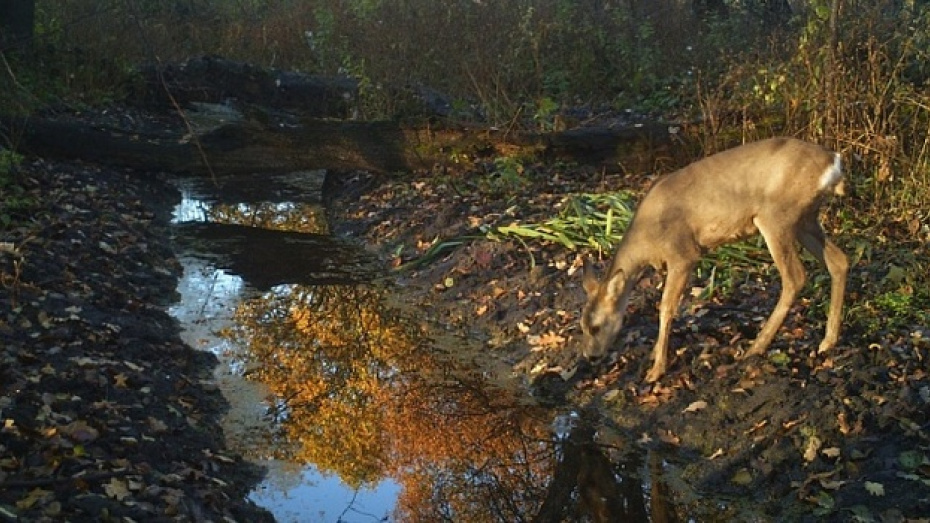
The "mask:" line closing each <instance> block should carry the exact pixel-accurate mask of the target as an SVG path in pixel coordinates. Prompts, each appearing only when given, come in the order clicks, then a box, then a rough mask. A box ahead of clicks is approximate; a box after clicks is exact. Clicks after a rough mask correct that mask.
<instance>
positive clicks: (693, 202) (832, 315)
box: [581, 138, 848, 382]
mask: <svg viewBox="0 0 930 523" xmlns="http://www.w3.org/2000/svg"><path fill="white" fill-rule="evenodd" d="M842 182H843V174H842V169H841V163H840V157H839V155H838V154H836V153H833V152H831V151H828V150H826V149H824V148H822V147H820V146H817V145H814V144H810V143H807V142H803V141H800V140H796V139H791V138H772V139H768V140H762V141H759V142H754V143H750V144H747V145H743V146H740V147H736V148H733V149H730V150H727V151H724V152H721V153H718V154H715V155H713V156H709V157H707V158H705V159H703V160H700V161H698V162H695V163H693V164H691V165H689V166H687V167H685V168H683V169H681V170H679V171H676V172H674V173H672V174H670V175H668V176H666V177H665V178H662V179H660V180H659V181H658V182H656V184H655V185H654V186H653V187H652V189H651V190H649V192H647V193H646V196H645V197H644V198H643V200H642V202H641V203H640V205H639V208H638V209H637V211H636V214H635V215H634V216H633V220H632V221H631V223H630V226H629V228H628V230H627V232H626V234H624V236H623V239H622V240H621V242H620V245H619V246H618V247H617V252H616V255H615V256H614V259H613V262H612V263H611V267H610V270H609V271H608V273H607V274H606V275H605V277H604V279H603V280H602V281H600V282H598V281H597V279H596V278H595V277H594V276H593V274H591V271H590V269H589V268H588V267H585V271H584V272H585V274H584V288H585V290H586V292H587V294H588V301H587V304H586V305H585V307H584V310H583V311H582V317H581V325H582V330H583V331H584V338H585V339H584V345H583V348H582V352H583V354H584V355H585V356H586V357H588V358H596V357H600V356H602V355H603V354H604V353H605V352H606V351H607V349H608V348H609V347H610V346H611V345H612V344H613V342H614V341H615V340H616V338H617V335H618V334H619V332H620V328H621V326H622V324H623V316H624V313H625V311H626V306H627V302H628V300H629V296H630V292H631V290H632V289H633V287H634V286H635V285H636V283H637V281H638V280H639V278H640V276H641V274H642V272H643V270H644V269H645V268H647V267H649V266H652V267H654V268H656V269H661V268H663V267H664V268H665V269H666V270H667V271H668V274H667V276H666V280H665V288H664V290H663V294H662V300H661V303H660V305H659V333H658V337H657V339H656V343H655V347H654V348H653V352H652V358H653V365H652V368H651V369H650V370H649V373H648V374H647V375H646V381H648V382H653V381H656V380H658V379H659V378H660V377H661V376H662V374H664V373H665V367H666V364H667V359H666V358H667V356H666V353H667V351H668V338H669V332H670V327H671V323H672V320H673V319H674V317H675V314H676V311H677V309H678V306H679V303H680V301H681V296H682V294H683V293H684V290H685V287H686V286H687V284H688V280H689V279H690V276H691V274H692V272H693V271H694V268H695V266H696V265H697V263H698V261H699V260H700V258H701V256H702V255H703V253H704V252H705V251H707V250H708V249H713V248H714V247H717V246H720V245H723V244H727V243H733V242H736V241H739V240H743V239H745V238H747V237H750V236H753V235H755V234H761V235H762V236H763V238H764V239H765V243H766V245H767V246H768V249H769V251H770V252H771V254H772V258H773V260H774V261H775V266H776V267H777V269H778V272H779V274H780V275H781V280H782V289H781V295H780V296H779V299H778V302H777V303H776V305H775V309H774V310H773V311H772V314H771V315H770V316H769V318H768V320H767V321H766V322H765V324H764V325H763V326H762V329H761V330H760V331H759V334H758V336H757V337H756V339H755V341H754V342H753V344H752V347H751V348H750V349H749V351H748V352H747V353H746V355H747V356H749V355H754V354H762V353H763V352H765V350H766V349H767V348H768V346H769V344H770V343H771V342H772V339H773V338H774V337H775V334H776V332H777V331H778V329H779V327H781V325H782V323H783V322H784V320H785V316H786V315H787V314H788V310H789V308H790V307H791V304H792V303H793V302H794V300H795V299H796V298H797V296H798V293H799V292H800V291H801V288H802V287H803V285H804V279H805V275H804V267H803V265H802V264H801V259H800V258H799V256H798V252H797V247H796V242H799V243H800V244H801V245H802V246H803V247H804V248H805V249H807V250H808V251H809V252H810V253H811V254H812V255H813V256H814V257H815V258H816V259H817V260H819V261H820V262H821V263H822V264H823V265H825V266H826V268H827V271H828V272H829V273H830V278H831V292H830V312H829V315H828V317H827V327H826V334H825V336H824V339H823V341H822V343H821V344H820V347H819V350H820V351H821V352H822V351H825V350H828V349H830V348H832V347H833V346H834V345H836V343H837V341H838V339H839V333H840V321H841V313H842V306H843V295H844V291H845V288H846V273H847V271H848V261H847V259H846V256H845V255H844V254H843V252H842V251H841V250H840V249H839V247H837V246H836V245H835V244H833V242H831V241H830V240H829V239H827V237H826V235H825V233H824V231H823V228H822V227H821V225H820V221H819V217H818V214H819V211H820V207H821V205H822V204H823V202H824V200H825V199H826V198H827V197H828V196H829V195H831V194H843V183H842Z"/></svg>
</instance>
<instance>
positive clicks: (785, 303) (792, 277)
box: [746, 219, 804, 356]
mask: <svg viewBox="0 0 930 523" xmlns="http://www.w3.org/2000/svg"><path fill="white" fill-rule="evenodd" d="M775 223H776V225H774V226H770V225H768V223H767V222H762V221H760V220H759V219H756V220H755V224H756V227H758V228H759V232H761V233H762V237H763V238H765V243H766V245H768V248H769V252H770V253H771V254H772V259H773V260H774V261H775V267H776V268H777V269H778V273H779V274H780V275H781V295H780V296H779V297H778V303H776V304H775V309H774V310H773V311H772V314H771V315H770V316H769V319H768V320H766V322H765V324H764V325H763V326H762V330H760V331H759V335H758V336H757V337H756V340H755V341H754V342H753V343H752V347H750V349H749V351H747V352H746V356H753V355H758V354H762V353H764V352H765V349H767V348H768V346H769V344H770V343H772V339H774V338H775V334H776V333H777V332H778V329H779V328H780V327H781V325H782V323H784V321H785V316H787V315H788V310H789V309H790V308H791V304H792V303H794V300H795V299H796V298H797V297H798V294H799V293H800V292H801V288H802V287H803V286H804V265H803V264H802V263H801V258H799V257H798V252H797V247H796V245H795V237H796V236H795V231H794V230H792V229H786V228H784V227H778V226H777V221H775Z"/></svg>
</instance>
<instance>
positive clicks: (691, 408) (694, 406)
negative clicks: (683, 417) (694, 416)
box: [681, 400, 707, 413]
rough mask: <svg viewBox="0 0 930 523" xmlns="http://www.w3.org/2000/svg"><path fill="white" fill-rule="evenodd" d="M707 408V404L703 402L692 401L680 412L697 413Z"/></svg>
mask: <svg viewBox="0 0 930 523" xmlns="http://www.w3.org/2000/svg"><path fill="white" fill-rule="evenodd" d="M706 408H707V402H706V401H703V400H698V401H693V402H691V404H690V405H688V406H687V407H685V410H683V411H681V412H683V413H684V412H697V411H699V410H703V409H706Z"/></svg>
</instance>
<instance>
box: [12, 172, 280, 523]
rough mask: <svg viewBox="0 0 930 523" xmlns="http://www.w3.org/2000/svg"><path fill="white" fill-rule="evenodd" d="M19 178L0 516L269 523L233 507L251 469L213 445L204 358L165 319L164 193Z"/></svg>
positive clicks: (170, 262) (171, 265) (171, 280)
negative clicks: (226, 520)
mask: <svg viewBox="0 0 930 523" xmlns="http://www.w3.org/2000/svg"><path fill="white" fill-rule="evenodd" d="M20 169H21V171H22V172H21V174H20V175H19V179H21V180H24V183H23V185H24V188H25V191H23V192H21V193H18V194H17V195H16V196H15V197H13V196H11V195H4V197H3V198H0V205H3V206H4V207H3V208H2V209H0V211H2V212H0V215H3V216H6V217H9V218H10V219H11V220H12V223H13V224H14V225H11V226H5V228H4V229H2V231H3V236H2V238H0V241H2V242H3V249H2V251H3V252H0V418H2V424H0V520H3V521H7V520H11V521H13V520H26V521H62V520H69V521H101V520H106V519H113V518H117V519H122V518H125V519H126V520H135V521H192V520H197V521H203V520H213V521H218V520H222V519H224V518H228V519H231V520H237V521H269V520H270V519H271V518H270V516H269V515H268V514H267V513H266V512H265V511H263V510H261V509H259V508H257V507H255V506H254V505H252V504H251V503H248V502H244V501H243V499H244V497H245V494H246V492H247V491H248V490H249V488H250V487H251V486H252V485H253V484H254V482H255V481H257V479H258V478H259V477H260V474H261V471H259V470H256V469H255V468H254V467H253V466H251V465H249V464H247V463H245V462H243V461H242V459H241V458H240V457H238V456H235V455H232V454H231V453H229V452H227V451H226V450H225V443H224V442H223V436H222V431H221V430H220V428H219V424H218V419H219V416H220V414H221V413H222V412H223V410H224V409H225V408H226V403H225V400H224V399H223V398H222V396H221V394H220V393H219V391H218V389H217V388H216V387H215V386H214V385H213V384H212V383H211V380H212V374H211V373H212V369H213V366H214V365H215V363H216V360H215V358H214V357H213V356H212V355H210V354H207V353H204V352H199V351H195V350H193V349H191V348H190V347H188V346H187V345H185V344H184V343H182V341H181V339H180V338H179V334H178V327H177V324H176V323H175V321H174V320H173V319H172V318H170V317H169V316H168V315H167V314H166V312H165V309H166V307H167V306H168V305H169V304H170V303H172V302H173V300H174V299H175V286H176V284H177V278H178V275H179V270H180V267H179V265H178V263H177V261H176V260H175V258H174V254H173V252H172V250H171V246H170V245H169V239H168V233H167V224H168V219H169V217H170V216H169V215H170V210H171V207H172V206H173V205H174V203H175V200H176V194H175V193H174V191H173V190H172V189H170V188H168V187H167V186H165V185H162V184H160V183H158V182H154V181H147V182H143V181H140V179H139V177H138V176H137V175H135V174H132V173H126V172H120V171H115V170H112V169H100V168H95V167H90V166H86V165H80V164H60V163H54V162H47V161H41V160H39V161H33V162H30V163H27V164H24V165H22V166H21V167H20ZM17 518H18V519H17Z"/></svg>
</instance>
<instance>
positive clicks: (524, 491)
mask: <svg viewBox="0 0 930 523" xmlns="http://www.w3.org/2000/svg"><path fill="white" fill-rule="evenodd" d="M385 292H386V291H385V290H384V289H383V288H378V287H373V286H364V285H340V286H316V287H301V286H287V287H282V288H278V289H276V290H275V291H274V292H269V293H265V294H264V295H263V296H261V297H258V298H254V299H250V300H248V301H246V302H244V303H243V304H242V305H241V306H240V308H239V310H238V311H237V314H236V321H235V325H236V326H235V327H234V328H232V329H230V330H229V331H227V334H228V335H229V336H230V337H231V338H232V339H234V340H235V342H236V343H237V344H239V345H241V346H243V347H246V348H247V351H246V354H247V356H246V357H247V358H248V359H249V365H248V366H249V367H250V369H251V370H250V371H249V375H250V376H251V377H254V378H257V379H259V380H261V381H262V382H264V383H265V384H267V385H268V386H269V388H270V389H271V391H272V392H273V393H274V394H275V396H276V397H278V398H281V399H282V401H283V404H284V409H285V414H284V415H283V416H281V417H280V418H279V427H278V428H279V431H280V432H279V435H280V437H281V438H282V439H283V440H286V441H290V442H292V443H293V445H292V446H282V447H281V449H282V450H281V451H279V454H278V455H277V457H278V458H280V459H288V460H294V461H297V462H300V463H313V464H315V465H316V466H317V467H318V468H319V469H320V470H322V471H325V472H328V473H331V474H336V475H338V476H339V477H340V478H341V479H342V480H343V481H345V482H346V483H347V484H349V485H352V486H353V487H363V486H365V485H370V484H376V483H378V482H379V481H381V480H383V479H385V478H392V479H393V480H394V481H396V482H397V483H398V484H399V485H400V487H401V494H400V498H399V501H398V506H397V507H396V509H395V510H396V514H395V515H396V517H397V519H398V520H401V521H476V522H481V521H530V520H533V521H540V522H547V521H553V522H555V521H566V520H570V521H579V520H580V521H583V520H586V519H588V520H591V521H637V520H641V519H644V518H646V514H647V512H646V508H645V501H644V497H643V492H642V486H641V483H640V481H639V480H637V479H635V477H637V476H638V474H637V472H638V470H637V469H639V468H640V467H641V463H636V462H633V463H631V462H625V463H623V464H622V465H621V466H618V465H616V464H614V463H613V462H612V461H611V460H610V459H608V457H607V456H606V455H605V453H604V448H603V446H601V445H598V444H597V443H596V442H595V437H596V431H595V428H594V425H593V424H592V423H589V421H590V420H587V419H581V420H578V421H576V422H574V423H571V424H570V426H569V428H568V429H567V431H566V432H565V433H564V434H563V435H562V436H561V437H558V436H554V435H553V426H552V422H551V418H552V413H551V412H549V411H547V410H545V409H543V408H542V407H539V406H537V405H535V404H533V403H531V402H528V401H526V398H525V394H524V393H522V392H520V391H519V390H517V389H512V388H508V387H506V386H504V385H503V384H501V383H496V384H492V383H489V382H488V380H487V378H486V377H485V373H484V372H482V369H471V368H468V367H466V366H465V365H464V364H462V363H461V362H462V361H471V360H473V359H474V356H475V354H473V353H472V354H469V352H473V350H472V349H469V348H468V347H467V345H466V344H464V343H460V344H458V345H459V346H457V347H450V346H449V343H448V342H449V340H443V346H444V348H445V349H447V350H448V349H454V350H455V357H453V356H451V355H450V354H448V353H443V352H440V351H437V350H436V349H434V348H433V347H432V346H431V345H430V343H429V342H428V341H427V340H425V339H424V332H423V331H422V329H421V327H419V326H418V325H416V324H415V323H414V322H411V321H408V320H406V319H405V318H404V317H403V316H402V315H400V314H398V313H397V311H393V310H390V309H389V308H387V307H386V306H385V300H384V294H385ZM587 417H588V416H587V415H585V416H583V418H587ZM631 473H632V474H631ZM618 518H619V519H618Z"/></svg>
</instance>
